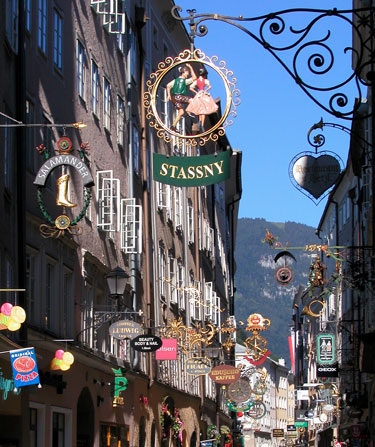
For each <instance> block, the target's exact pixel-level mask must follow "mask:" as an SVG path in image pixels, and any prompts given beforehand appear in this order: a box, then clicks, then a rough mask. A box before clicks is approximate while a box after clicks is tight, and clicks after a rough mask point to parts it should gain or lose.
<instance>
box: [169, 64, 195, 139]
mask: <svg viewBox="0 0 375 447" xmlns="http://www.w3.org/2000/svg"><path fill="white" fill-rule="evenodd" d="M190 75H191V76H190ZM189 76H190V78H189ZM196 79H197V76H196V74H195V73H194V70H193V67H192V66H191V65H190V64H186V67H182V68H180V76H179V77H178V78H176V79H174V80H173V81H171V82H169V83H168V84H167V101H170V100H172V102H173V104H174V105H175V107H176V109H177V117H176V118H175V120H174V121H173V124H172V126H171V129H172V130H174V131H175V130H176V125H177V123H178V121H179V120H180V119H181V117H182V116H183V114H184V112H185V111H184V104H187V103H189V102H190V101H191V100H192V98H191V97H189V96H186V93H187V88H186V87H187V86H188V85H190V84H192V83H193V82H194V81H195V80H196Z"/></svg>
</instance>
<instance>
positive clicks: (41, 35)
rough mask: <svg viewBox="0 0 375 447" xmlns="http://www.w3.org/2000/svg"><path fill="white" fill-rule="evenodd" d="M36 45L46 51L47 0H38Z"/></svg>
mask: <svg viewBox="0 0 375 447" xmlns="http://www.w3.org/2000/svg"><path fill="white" fill-rule="evenodd" d="M38 47H39V48H40V50H42V51H43V53H44V54H46V53H47V0H38Z"/></svg>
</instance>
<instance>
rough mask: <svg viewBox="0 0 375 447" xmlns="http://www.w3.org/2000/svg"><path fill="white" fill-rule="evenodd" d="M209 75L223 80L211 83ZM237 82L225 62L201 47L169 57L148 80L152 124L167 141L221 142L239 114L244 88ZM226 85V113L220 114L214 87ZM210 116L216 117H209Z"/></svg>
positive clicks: (145, 101)
mask: <svg viewBox="0 0 375 447" xmlns="http://www.w3.org/2000/svg"><path fill="white" fill-rule="evenodd" d="M208 75H210V76H211V75H213V76H214V77H215V78H216V79H217V80H218V81H219V82H216V79H215V80H214V82H213V83H212V85H211V83H210V81H209V80H208ZM236 82H237V80H236V78H234V77H233V72H232V71H231V70H228V68H227V67H226V63H225V61H222V60H221V61H219V58H218V57H217V56H212V57H209V56H206V55H205V54H204V53H203V52H202V51H201V50H199V49H195V50H194V51H191V50H188V49H186V50H184V51H182V52H181V53H179V55H178V56H176V57H170V56H169V57H167V58H166V59H165V60H164V61H162V62H160V63H159V64H158V69H157V70H156V71H155V72H154V73H151V75H150V79H149V80H148V81H147V89H148V91H147V92H145V94H144V99H143V105H144V107H145V108H146V117H147V119H148V120H149V124H150V126H151V127H154V128H155V130H156V132H157V136H158V137H159V138H161V139H164V141H166V142H167V143H169V142H171V141H172V139H177V140H178V142H179V143H181V142H182V141H185V142H187V143H188V144H190V145H191V146H196V145H197V144H198V142H199V144H200V145H201V146H203V145H204V144H205V143H206V142H207V141H209V140H212V141H217V140H218V139H219V137H221V136H223V135H224V134H225V127H226V126H228V125H230V124H232V118H234V117H235V116H236V115H237V112H236V108H237V106H238V105H239V104H240V99H239V95H240V91H239V90H238V89H237V88H236ZM222 84H223V85H224V94H225V99H224V98H220V101H221V103H222V104H223V105H222V110H223V113H222V114H221V115H219V114H218V109H219V107H218V104H217V102H218V101H217V100H214V99H213V97H212V96H211V88H212V87H213V88H216V86H218V87H217V88H220V89H222ZM209 90H210V93H209ZM208 115H215V118H213V119H210V120H206V119H205V117H206V116H208ZM188 122H189V123H188ZM212 123H214V124H212Z"/></svg>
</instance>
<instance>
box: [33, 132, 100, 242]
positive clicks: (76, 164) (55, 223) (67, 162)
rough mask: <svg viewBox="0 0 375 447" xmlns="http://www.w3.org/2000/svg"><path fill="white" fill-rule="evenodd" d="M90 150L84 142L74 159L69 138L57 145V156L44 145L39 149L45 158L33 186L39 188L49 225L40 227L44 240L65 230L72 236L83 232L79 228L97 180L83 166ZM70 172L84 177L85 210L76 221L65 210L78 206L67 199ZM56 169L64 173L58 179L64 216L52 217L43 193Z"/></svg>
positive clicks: (42, 206)
mask: <svg viewBox="0 0 375 447" xmlns="http://www.w3.org/2000/svg"><path fill="white" fill-rule="evenodd" d="M88 149H89V147H88V144H87V143H82V144H81V149H80V150H79V151H78V153H79V156H80V158H78V157H75V156H74V155H72V154H71V152H72V143H71V141H70V139H69V138H67V137H62V138H60V140H59V141H58V142H57V151H58V152H59V155H56V156H54V157H51V156H50V150H49V148H46V147H44V146H43V145H41V146H39V147H37V150H38V152H39V153H40V154H43V155H44V157H45V159H46V161H45V162H44V163H43V165H42V166H41V168H40V169H39V171H38V173H37V175H36V177H35V180H34V185H36V186H37V187H38V192H37V200H38V205H39V208H40V210H41V212H42V214H43V216H44V218H45V219H46V220H47V222H48V224H42V225H40V227H39V230H40V232H41V234H42V236H43V237H46V238H47V237H54V238H59V237H60V236H62V235H63V234H64V233H65V231H68V232H69V233H72V234H80V233H81V231H82V230H81V229H80V228H79V227H78V226H77V224H78V222H79V221H80V220H81V219H83V217H84V216H85V215H86V211H87V208H88V206H89V204H90V200H91V187H92V186H94V180H93V178H92V176H91V173H90V171H89V169H88V167H87V166H86V164H85V163H84V159H85V151H87V150H88ZM70 169H74V170H75V172H76V173H77V174H78V175H79V177H80V178H81V181H82V184H83V206H82V209H81V210H80V211H79V212H77V213H76V217H75V218H74V219H71V218H70V217H69V216H68V215H67V214H66V211H65V210H66V209H72V208H75V207H76V206H77V204H76V203H73V202H71V201H70V200H69V197H68V187H69V182H70V178H71V175H70V173H68V172H69V170H70ZM55 170H60V173H61V175H60V176H59V177H58V178H57V180H56V189H57V192H56V205H57V206H58V207H61V209H62V214H60V215H59V216H57V217H55V218H52V217H51V215H50V214H49V212H48V211H47V209H46V207H45V205H44V202H43V190H44V188H45V186H46V183H47V180H48V179H49V178H50V174H51V173H52V172H53V171H55Z"/></svg>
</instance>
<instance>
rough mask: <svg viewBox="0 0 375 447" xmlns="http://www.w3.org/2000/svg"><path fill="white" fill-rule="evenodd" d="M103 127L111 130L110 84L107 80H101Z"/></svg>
mask: <svg viewBox="0 0 375 447" xmlns="http://www.w3.org/2000/svg"><path fill="white" fill-rule="evenodd" d="M103 125H104V127H105V129H107V130H108V131H110V130H111V84H110V82H109V81H108V79H107V78H103Z"/></svg>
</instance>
